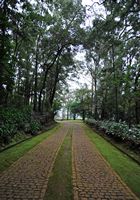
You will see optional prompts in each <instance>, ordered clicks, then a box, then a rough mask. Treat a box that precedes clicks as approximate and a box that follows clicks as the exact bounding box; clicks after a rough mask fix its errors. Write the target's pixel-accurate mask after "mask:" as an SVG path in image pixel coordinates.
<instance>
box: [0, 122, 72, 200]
mask: <svg viewBox="0 0 140 200" xmlns="http://www.w3.org/2000/svg"><path fill="white" fill-rule="evenodd" d="M67 131H68V125H64V126H63V127H62V128H60V129H59V130H57V133H55V134H54V135H52V136H50V137H49V138H47V139H46V140H44V141H43V142H41V143H40V144H38V145H37V146H36V147H34V148H33V149H32V150H31V151H29V152H28V153H27V154H25V155H24V156H23V157H22V158H20V159H19V160H18V161H17V162H15V164H13V165H12V166H11V167H10V168H9V169H8V170H6V171H4V172H3V173H2V174H1V175H0V200H12V199H13V200H23V199H24V200H29V199H30V200H36V199H38V200H42V199H43V197H44V195H45V192H46V188H47V183H48V178H49V175H50V172H51V170H52V167H53V164H54V161H55V157H56V155H57V152H58V150H59V148H60V146H61V144H62V142H63V140H64V138H65V136H66V134H67Z"/></svg>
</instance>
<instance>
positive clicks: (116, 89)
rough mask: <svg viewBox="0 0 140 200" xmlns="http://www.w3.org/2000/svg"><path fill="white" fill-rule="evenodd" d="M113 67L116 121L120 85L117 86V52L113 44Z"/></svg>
mask: <svg viewBox="0 0 140 200" xmlns="http://www.w3.org/2000/svg"><path fill="white" fill-rule="evenodd" d="M112 67H113V73H114V82H115V83H114V85H115V86H114V90H115V121H116V122H118V121H119V112H118V86H117V77H116V67H115V53H114V46H113V45H112Z"/></svg>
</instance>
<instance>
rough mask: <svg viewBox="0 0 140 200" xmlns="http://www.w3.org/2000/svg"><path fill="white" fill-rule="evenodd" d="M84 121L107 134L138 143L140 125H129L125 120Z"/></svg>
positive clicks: (139, 141) (139, 142) (139, 139)
mask: <svg viewBox="0 0 140 200" xmlns="http://www.w3.org/2000/svg"><path fill="white" fill-rule="evenodd" d="M86 122H87V123H88V124H89V125H92V126H94V127H95V128H96V129H98V130H101V131H104V132H105V133H106V134H107V135H109V136H113V137H116V138H120V139H121V140H131V141H133V142H135V143H138V144H140V127H138V126H137V127H136V126H132V127H131V128H129V126H128V125H127V124H126V123H125V122H118V123H117V122H115V121H97V120H95V119H88V120H86Z"/></svg>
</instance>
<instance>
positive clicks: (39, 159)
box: [0, 122, 137, 200]
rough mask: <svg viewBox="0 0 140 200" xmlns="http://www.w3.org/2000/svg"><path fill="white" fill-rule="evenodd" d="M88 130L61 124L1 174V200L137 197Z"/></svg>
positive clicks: (128, 199)
mask: <svg viewBox="0 0 140 200" xmlns="http://www.w3.org/2000/svg"><path fill="white" fill-rule="evenodd" d="M86 133H87V131H86V129H85V128H84V126H83V124H82V123H78V122H75V123H74V122H64V123H62V126H61V128H59V129H57V130H56V133H55V134H53V135H51V136H50V137H48V138H47V139H45V140H44V141H43V142H41V143H40V144H38V145H37V146H36V147H34V148H33V149H32V150H30V151H29V152H28V153H26V154H25V155H24V156H23V157H21V158H20V159H19V160H18V161H16V162H15V163H14V164H13V165H11V167H9V168H8V169H7V170H5V171H4V172H2V173H1V174H0V199H1V200H10V199H11V200H12V199H13V200H14V199H18V200H22V199H26V200H28V199H30V200H31V199H32V200H35V199H38V200H41V199H42V200H43V199H44V200H46V199H47V200H53V199H54V200H58V199H61V200H62V199H63V200H71V199H74V200H97V199H98V200H111V199H112V200H113V199H116V200H136V199H137V197H136V196H135V195H134V194H133V193H132V192H131V190H130V189H129V188H128V187H127V186H126V185H125V184H124V183H123V182H122V180H121V179H120V177H119V176H118V175H117V174H116V173H115V172H114V170H113V169H112V168H111V167H110V166H109V164H108V163H107V162H106V161H105V159H104V158H103V157H102V155H101V154H100V153H99V151H98V150H97V148H96V147H95V145H94V144H93V143H92V141H91V140H90V139H89V137H88V136H87V135H86ZM71 146H72V148H71ZM71 160H72V162H71ZM71 165H72V172H71V169H70V167H71ZM69 166H70V167H69ZM71 177H72V179H71ZM72 185H73V188H72ZM72 190H73V195H72Z"/></svg>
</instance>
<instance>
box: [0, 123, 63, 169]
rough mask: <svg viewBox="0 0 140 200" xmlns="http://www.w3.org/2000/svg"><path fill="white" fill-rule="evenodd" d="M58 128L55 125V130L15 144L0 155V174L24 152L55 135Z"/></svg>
mask: <svg viewBox="0 0 140 200" xmlns="http://www.w3.org/2000/svg"><path fill="white" fill-rule="evenodd" d="M59 127H60V125H57V126H56V127H55V128H53V129H51V130H49V131H46V132H44V133H42V134H40V135H38V136H36V137H33V138H31V139H29V140H27V141H24V142H22V143H20V144H17V145H16V146H14V147H11V148H9V149H7V150H5V151H3V152H1V153H0V172H2V171H4V170H5V169H6V168H8V167H9V166H10V165H11V164H12V163H14V162H15V161H16V160H18V159H19V158H20V157H21V156H23V155H24V154H25V153H26V152H28V151H29V150H30V149H32V148H33V147H34V146H36V145H37V144H38V143H40V142H41V141H43V140H44V139H46V138H47V137H49V136H50V135H52V134H53V133H55V131H56V130H57V129H58V128H59Z"/></svg>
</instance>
